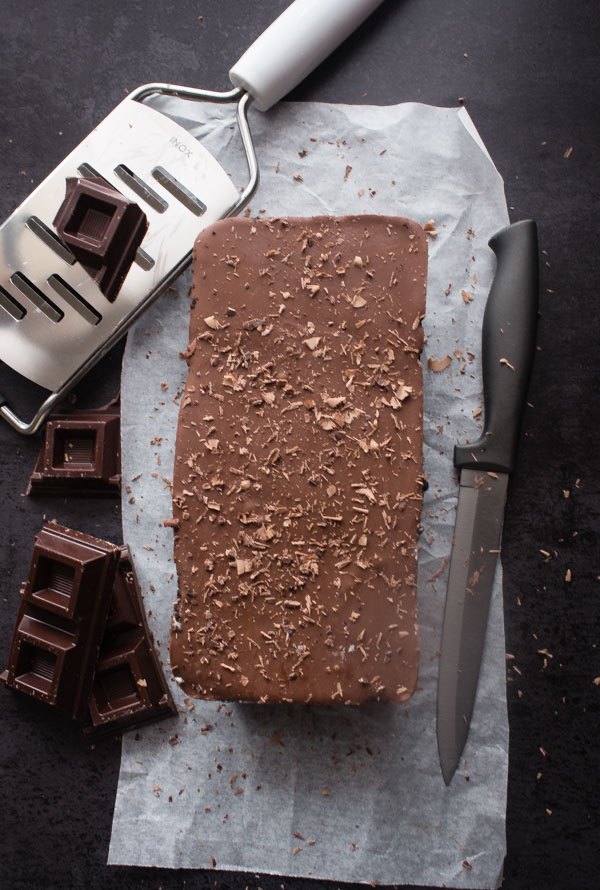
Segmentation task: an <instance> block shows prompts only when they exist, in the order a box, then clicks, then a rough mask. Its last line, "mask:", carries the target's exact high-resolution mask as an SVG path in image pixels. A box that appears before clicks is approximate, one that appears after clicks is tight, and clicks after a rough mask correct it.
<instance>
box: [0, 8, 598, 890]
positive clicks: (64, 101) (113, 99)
mask: <svg viewBox="0 0 600 890" xmlns="http://www.w3.org/2000/svg"><path fill="white" fill-rule="evenodd" d="M286 5H287V0H268V2H267V0H263V2H260V3H258V2H251V0H238V2H234V0H203V2H197V3H192V2H190V0H179V2H175V0H161V2H160V3H159V2H156V0H148V2H145V3H142V2H140V0H133V2H132V3H130V4H129V5H127V6H124V5H122V4H121V3H117V2H115V0H104V2H102V3H100V4H96V5H95V6H92V5H89V6H87V7H83V6H82V4H80V3H77V2H74V0H60V2H59V0H48V2H46V3H44V4H37V3H35V2H32V0H24V2H22V3H21V4H19V5H18V6H17V5H16V4H14V5H12V4H11V5H10V6H9V4H8V3H7V2H3V3H2V4H0V13H1V15H2V32H3V38H4V41H3V43H4V45H3V50H2V53H0V82H1V83H2V86H3V89H2V92H1V93H0V115H1V120H2V131H1V134H0V144H1V147H2V167H1V169H0V218H5V217H6V216H7V215H8V214H9V213H10V212H11V210H12V209H13V208H14V207H15V206H17V205H18V204H19V203H20V201H21V200H22V199H23V198H24V197H26V195H27V194H28V193H29V192H30V190H31V189H32V188H33V186H34V185H35V184H37V183H38V182H39V181H40V180H41V179H42V178H43V177H44V176H45V175H46V174H47V173H48V172H50V171H51V170H52V169H53V168H54V166H55V165H56V164H57V163H58V162H59V161H60V160H61V159H62V158H63V157H64V155H65V154H67V152H68V151H69V150H70V149H71V148H72V147H74V146H75V145H76V144H77V143H78V142H79V141H80V140H81V138H83V137H84V136H85V135H86V134H87V133H88V132H89V131H90V130H91V129H92V128H93V126H94V125H95V124H96V123H97V122H98V121H99V120H100V119H101V118H102V117H104V116H105V114H106V113H107V112H108V111H109V110H110V109H111V108H112V107H114V105H116V104H117V102H119V101H120V99H121V98H122V97H123V95H124V94H125V92H126V91H127V90H129V89H131V88H133V87H134V86H136V85H138V84H140V83H144V82H147V81H156V80H163V81H171V82H177V83H184V84H190V85H198V86H203V87H207V88H214V89H226V88H227V85H228V79H227V71H228V69H229V67H230V66H231V64H232V63H233V62H234V61H235V60H236V59H237V58H238V57H239V56H240V55H241V53H242V52H243V50H244V49H245V48H246V46H247V45H248V44H249V43H250V42H251V40H252V39H253V38H254V37H255V36H257V35H258V34H259V33H260V32H261V31H262V30H263V29H264V28H265V27H266V26H267V25H268V24H269V23H270V21H271V20H272V19H273V18H274V17H275V16H276V15H277V14H278V13H279V12H280V11H281V10H282V9H283V8H284V7H285V6H286ZM200 16H201V17H202V18H201V19H200V18H199V17H200ZM599 38H600V15H599V13H598V8H597V5H596V4H595V3H592V2H582V3H579V4H565V3H564V2H560V0H530V2H529V3H526V4H523V3H520V2H518V0H508V2H505V3H504V4H502V5H501V6H499V5H498V4H497V3H492V2H491V0H460V2H459V0H429V2H426V3H425V2H416V0H403V2H397V0H396V2H392V0H387V2H385V3H384V4H383V7H382V8H381V9H379V10H378V11H377V12H376V13H375V14H374V15H373V16H372V17H371V19H370V20H369V21H368V22H367V23H366V24H365V26H364V27H363V28H362V29H361V30H360V31H359V32H357V34H355V35H353V36H352V37H351V38H350V39H349V40H348V41H347V43H346V44H345V45H344V46H343V47H342V48H340V49H339V50H338V51H337V52H336V53H335V54H334V55H333V56H332V58H331V59H329V60H328V61H327V62H325V63H324V64H323V65H322V66H321V68H320V69H319V70H318V71H317V72H315V73H314V74H312V75H311V76H310V77H309V78H308V79H307V81H306V82H305V83H304V84H303V85H301V86H300V87H299V88H298V89H297V90H296V91H295V92H294V93H293V95H292V97H291V98H296V99H311V100H323V101H328V102H349V103H360V102H369V103H376V104H388V103H389V104H395V103H397V102H400V101H403V100H415V101H422V102H427V103H430V104H434V105H456V104H457V100H458V99H459V97H463V98H464V102H465V105H466V106H467V108H468V110H469V113H470V115H471V117H472V118H473V121H474V123H475V125H476V126H477V128H478V130H479V132H480V134H481V136H482V138H483V140H484V141H485V143H486V145H487V147H488V149H489V151H490V153H491V155H492V157H493V159H494V161H495V163H496V165H497V167H498V169H499V170H500V172H501V174H502V175H503V177H504V180H505V183H506V193H507V199H508V204H509V207H510V212H511V220H512V221H516V220H518V219H525V218H528V217H533V218H535V219H537V221H538V224H539V237H540V248H541V249H542V251H543V254H542V255H541V257H540V259H541V294H540V310H541V315H540V322H539V331H538V344H539V347H540V351H539V352H538V354H537V357H536V364H535V368H534V372H533V377H532V381H531V387H530V394H529V400H530V403H531V406H532V407H529V408H528V409H527V410H526V413H525V419H524V428H523V434H522V436H521V441H520V450H519V460H518V468H517V471H516V473H515V475H514V477H513V479H512V482H511V487H510V491H509V503H508V509H507V517H506V524H505V537H504V547H503V565H504V573H505V574H504V595H505V614H506V623H507V651H508V652H509V653H510V654H511V655H512V656H514V658H511V659H509V660H508V661H507V677H508V700H509V718H510V727H511V760H510V775H509V794H508V821H507V833H508V857H507V860H506V868H505V882H504V887H505V888H507V890H526V888H527V890H529V888H532V887H535V888H537V887H540V888H541V887H544V888H551V890H554V888H556V890H559V888H560V890H562V888H564V887H566V886H571V887H574V888H578V890H587V888H592V887H596V886H597V880H598V877H597V875H598V868H599V867H600V860H599V855H598V850H597V842H596V839H595V831H597V827H598V821H599V813H600V808H599V804H598V795H597V787H598V737H599V730H600V726H599V723H600V721H599V718H598V699H599V698H600V687H599V686H596V685H594V682H593V681H594V678H596V677H598V676H600V659H599V655H598V642H599V636H600V633H599V628H600V604H599V594H600V580H599V576H600V534H599V532H600V457H599V452H598V449H597V447H596V437H595V433H596V432H597V431H598V430H600V408H599V404H598V379H599V372H600V368H599V364H600V362H599V359H598V355H599V354H600V351H599V348H598V340H599V337H598V333H599V327H600V326H599V322H598V318H599V317H600V297H599V289H598V280H599V277H600V276H599V269H598V265H599V264H598V250H597V245H596V240H597V237H598V225H597V195H598V194H599V193H600V182H599V179H600V176H599V173H598V163H597V145H598V141H599V137H600V124H599V121H598V116H597V110H598V107H599V99H600V96H599V92H600V89H599V83H600V77H599V75H600V63H599V61H598V54H597V46H598V41H599ZM570 147H572V149H573V150H572V153H570V155H569V156H568V157H565V153H567V154H569V153H568V149H569V148H570ZM119 371H120V350H119V348H117V349H116V350H115V351H114V352H113V353H112V354H111V355H110V356H108V357H107V359H105V360H104V361H103V362H102V364H101V365H100V366H98V367H97V368H96V369H95V370H94V371H93V372H92V373H91V375H90V376H89V377H88V378H87V380H86V381H85V382H84V384H82V385H81V386H80V387H79V390H78V392H79V398H80V404H83V403H84V402H85V401H86V399H89V398H91V399H93V400H94V401H95V402H96V403H97V404H101V403H102V402H106V401H107V400H108V398H109V397H110V396H111V395H112V394H113V393H114V392H116V391H117V388H118V379H119ZM0 379H1V381H2V386H4V385H5V384H6V387H7V390H8V392H9V394H10V397H11V401H13V402H14V404H15V405H17V404H18V405H20V404H21V401H20V400H22V399H24V394H23V393H21V389H20V387H19V385H18V384H16V383H15V382H14V381H12V380H10V379H8V376H7V375H5V374H4V373H3V374H2V377H1V378H0ZM37 449H38V443H37V441H36V440H29V439H25V438H22V437H20V436H18V435H17V434H16V433H14V432H13V431H12V430H10V429H9V428H8V427H7V426H6V425H4V424H2V425H1V426H0V504H2V510H1V512H0V536H1V539H2V549H1V551H0V553H1V555H0V568H1V570H2V582H1V585H0V598H1V600H0V662H2V666H3V662H4V661H5V659H6V656H7V654H8V646H9V641H10V636H11V633H12V628H13V623H14V616H15V612H16V607H17V603H18V591H19V587H20V584H21V581H22V580H23V578H24V577H25V575H26V573H27V570H28V565H29V559H30V555H31V549H32V545H33V535H34V533H35V532H36V531H37V530H38V529H39V528H40V527H41V526H42V524H43V522H44V520H45V519H47V518H48V519H49V518H56V519H57V520H59V521H61V522H63V523H65V524H70V525H72V526H73V527H75V528H80V529H81V530H83V531H87V532H89V533H92V534H98V535H100V536H102V537H106V538H108V539H112V540H115V541H117V540H119V537H120V534H121V528H120V518H119V514H118V506H117V505H116V503H115V502H112V501H96V502H90V503H88V502H83V501H82V502H77V501H74V500H70V501H68V502H67V501H65V500H64V499H59V498H39V499H35V500H34V499H29V498H25V497H24V492H25V489H26V486H27V481H28V478H29V474H30V472H31V469H32V467H33V464H34V460H35V456H36V453H37ZM578 480H579V481H578ZM563 490H569V491H570V497H568V498H565V497H564V495H563ZM541 550H544V551H547V552H548V553H549V554H550V557H549V558H548V557H545V556H544V555H543V554H542V553H541V552H540V551H541ZM568 569H570V570H571V573H572V580H571V582H570V583H569V582H565V580H564V579H565V575H566V573H567V570H568ZM540 650H546V651H547V652H548V653H551V655H552V657H550V655H545V654H544V653H540ZM0 700H1V701H0V709H1V714H2V717H1V720H2V730H3V732H2V750H1V755H0V762H1V763H2V789H3V798H4V800H3V831H2V834H3V837H2V855H1V857H0V885H1V886H2V887H6V888H7V890H9V888H10V890H12V888H21V887H22V888H31V890H36V888H40V890H41V888H44V890H54V888H59V887H72V888H80V887H81V888H83V887H85V888H103V890H113V888H134V887H152V888H158V887H162V888H164V890H172V888H180V887H194V888H204V887H209V886H210V887H213V888H218V890H225V888H232V890H243V888H245V887H249V888H252V890H254V888H257V887H262V888H263V890H280V887H281V886H284V887H285V888H290V890H303V887H304V885H305V886H306V888H308V887H310V886H314V883H315V882H311V884H309V883H308V882H306V881H299V880H287V879H286V880H284V879H280V878H270V877H265V876H260V877H259V876H254V875H247V876H246V875H241V874H232V875H228V874H226V873H214V874H210V873H207V872H200V871H199V872H190V871H177V872H168V871H159V870H142V869H135V868H120V867H119V868H116V867H115V868H108V867H107V866H106V865H105V862H106V854H107V849H108V842H109V836H110V826H111V817H112V806H113V801H114V792H115V787H116V782H117V776H118V769H119V755H120V743H119V740H118V739H108V740H104V741H102V742H99V743H98V744H97V745H96V747H95V748H90V746H89V745H88V744H87V743H86V742H85V741H84V740H82V737H81V735H80V733H79V730H78V729H77V728H72V727H71V726H70V725H68V724H67V723H65V722H64V721H63V720H60V719H58V718H56V717H54V716H53V715H52V714H51V713H47V712H46V711H45V710H44V709H42V708H39V707H36V706H35V703H34V702H30V701H29V700H28V699H25V698H22V697H20V696H17V695H14V694H12V693H10V692H9V691H7V690H5V689H4V688H2V689H0ZM542 749H543V750H542ZM539 774H541V775H540V776H539V778H538V775H539ZM331 886H332V887H333V886H334V885H331Z"/></svg>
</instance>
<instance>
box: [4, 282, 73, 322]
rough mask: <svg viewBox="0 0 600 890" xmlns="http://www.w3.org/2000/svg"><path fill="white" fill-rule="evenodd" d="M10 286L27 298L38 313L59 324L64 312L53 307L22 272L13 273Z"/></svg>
mask: <svg viewBox="0 0 600 890" xmlns="http://www.w3.org/2000/svg"><path fill="white" fill-rule="evenodd" d="M10 280H11V284H14V286H15V287H16V288H17V290H19V291H20V292H21V293H22V294H23V296H24V297H27V299H28V300H30V301H31V302H32V303H33V305H34V306H36V307H37V308H38V309H39V310H40V312H43V313H44V315H45V316H46V318H49V319H50V321H53V322H55V323H56V322H59V321H60V320H61V318H63V317H64V314H65V313H64V312H61V310H60V309H59V308H58V306H55V305H54V303H53V302H52V300H50V299H49V298H48V297H47V296H46V295H45V294H44V293H42V291H41V290H40V289H39V287H36V286H35V284H34V283H33V281H30V280H29V278H27V276H26V275H23V273H22V272H15V273H14V275H11V276H10Z"/></svg>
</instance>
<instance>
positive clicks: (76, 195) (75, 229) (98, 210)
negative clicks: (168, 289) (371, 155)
mask: <svg viewBox="0 0 600 890" xmlns="http://www.w3.org/2000/svg"><path fill="white" fill-rule="evenodd" d="M54 226H55V228H56V230H57V232H58V233H59V235H60V236H61V238H62V239H63V241H64V242H65V244H66V245H67V246H68V247H69V249H70V250H71V251H72V253H73V254H74V255H75V258H76V259H77V260H79V262H80V263H81V265H82V266H83V267H84V269H85V270H86V272H87V273H88V274H89V275H91V277H92V278H93V279H94V281H96V282H97V284H98V287H99V288H100V290H101V291H102V293H103V294H104V295H105V296H106V297H107V298H108V299H109V300H111V301H112V300H114V299H115V297H116V296H117V294H118V292H119V290H120V289H121V285H122V284H123V281H124V280H125V276H126V275H127V272H128V271H129V269H130V267H131V264H132V262H133V260H134V257H135V253H136V251H137V249H138V247H139V246H140V244H141V243H142V240H143V238H144V235H145V234H146V230H147V228H148V220H147V218H146V214H145V213H144V212H143V210H142V209H141V208H140V207H138V205H137V204H136V203H135V202H134V201H129V200H128V199H127V198H125V197H124V196H123V195H122V194H121V193H120V192H119V191H117V189H115V188H113V187H112V186H111V185H109V184H108V183H107V182H105V181H104V180H103V179H100V178H99V177H84V178H81V179H78V178H77V177H70V178H69V179H67V184H66V194H65V199H64V201H63V203H62V204H61V206H60V208H59V210H58V213H57V214H56V217H55V219H54Z"/></svg>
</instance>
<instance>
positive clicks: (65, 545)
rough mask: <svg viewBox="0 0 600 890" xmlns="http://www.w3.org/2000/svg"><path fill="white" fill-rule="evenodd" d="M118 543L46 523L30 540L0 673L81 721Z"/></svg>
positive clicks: (20, 688) (11, 683) (10, 683)
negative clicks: (25, 573)
mask: <svg viewBox="0 0 600 890" xmlns="http://www.w3.org/2000/svg"><path fill="white" fill-rule="evenodd" d="M119 555H120V551H119V548H118V547H116V546H115V545H113V544H109V543H107V542H106V541H101V540H100V539H99V538H93V537H91V536H90V535H86V534H83V533H82V532H77V531H73V530H72V529H67V528H63V527H62V526H60V525H57V524H56V523H53V522H50V523H49V524H48V525H46V526H45V527H44V528H43V529H42V530H41V532H39V534H37V535H36V538H35V546H34V549H33V556H32V560H31V567H30V571H29V578H28V579H27V581H26V582H25V585H24V589H23V598H22V600H21V604H20V606H19V611H18V614H17V621H16V626H15V630H14V634H13V638H12V643H11V647H10V653H9V657H8V667H7V669H6V670H5V671H4V673H3V674H2V675H0V679H2V681H3V682H4V683H5V684H6V685H7V686H11V687H12V688H13V689H16V690H18V691H20V692H24V693H26V694H28V695H31V696H33V698H36V699H38V700H40V701H43V702H45V703H46V704H49V705H52V706H53V707H54V708H55V709H56V711H58V712H59V713H61V714H65V715H66V716H68V717H72V718H75V719H81V718H82V717H83V716H84V715H85V713H86V710H87V704H88V699H89V695H90V691H91V687H92V680H93V677H94V669H95V666H96V661H97V659H98V651H99V646H100V641H101V639H102V635H103V632H104V627H105V625H106V618H107V615H108V609H109V604H110V599H111V592H112V587H113V582H114V578H115V572H116V569H117V563H118V561H119Z"/></svg>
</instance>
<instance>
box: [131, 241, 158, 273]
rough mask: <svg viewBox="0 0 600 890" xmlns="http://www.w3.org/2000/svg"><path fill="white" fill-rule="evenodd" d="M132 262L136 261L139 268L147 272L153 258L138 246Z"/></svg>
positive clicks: (152, 262) (152, 263)
mask: <svg viewBox="0 0 600 890" xmlns="http://www.w3.org/2000/svg"><path fill="white" fill-rule="evenodd" d="M134 263H137V264H138V266H140V268H142V269H143V270H144V272H149V271H150V269H151V268H152V266H153V265H154V260H153V259H152V257H151V256H150V254H149V253H146V251H145V250H142V248H141V247H138V249H137V251H136V253H135V259H134Z"/></svg>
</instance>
